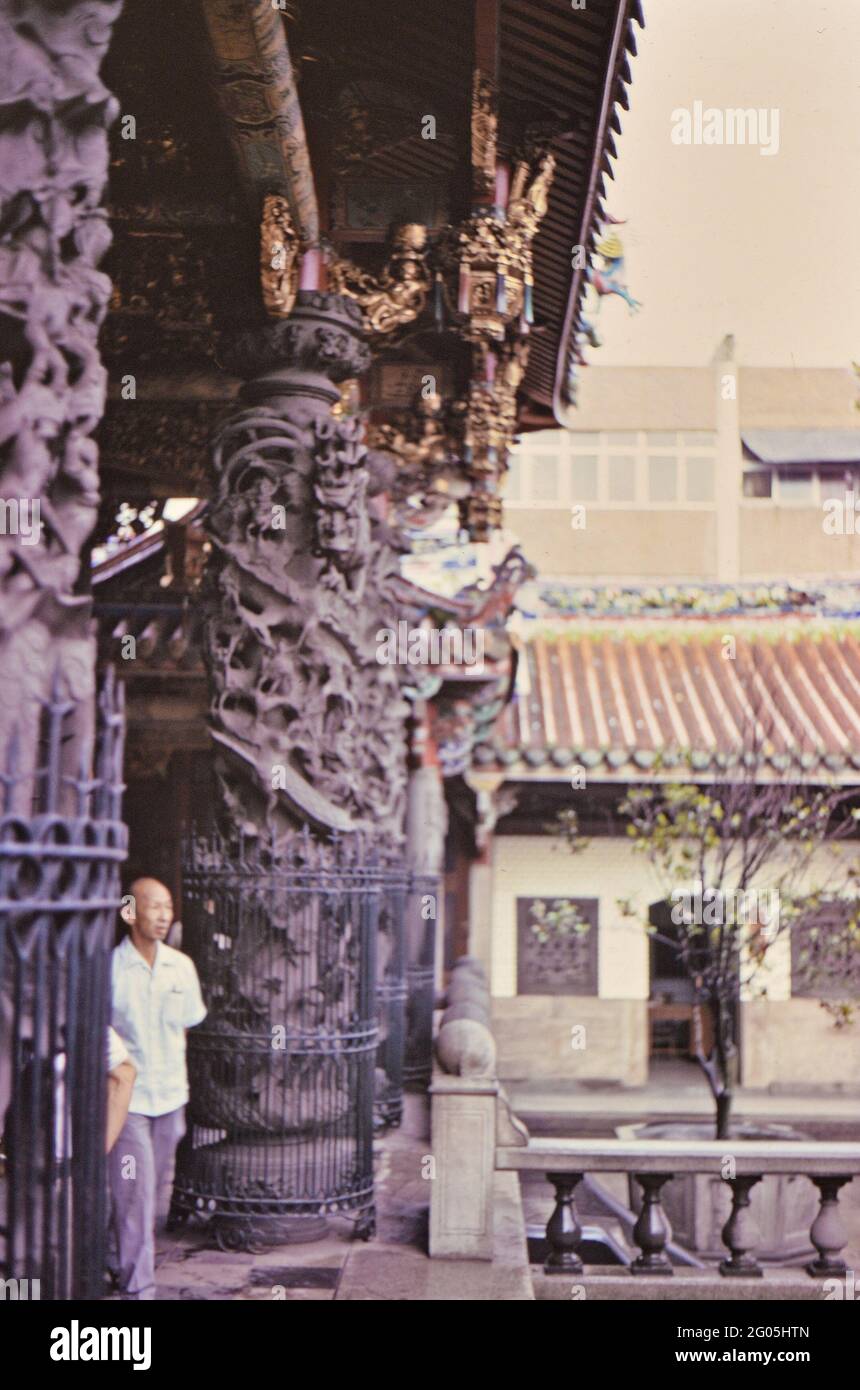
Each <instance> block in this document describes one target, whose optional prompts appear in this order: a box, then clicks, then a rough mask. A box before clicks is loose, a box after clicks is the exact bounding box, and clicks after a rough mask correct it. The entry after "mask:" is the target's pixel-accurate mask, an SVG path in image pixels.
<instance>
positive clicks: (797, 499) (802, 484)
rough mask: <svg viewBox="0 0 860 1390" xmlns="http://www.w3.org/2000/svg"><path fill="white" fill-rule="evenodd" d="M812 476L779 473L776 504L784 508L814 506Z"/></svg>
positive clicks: (809, 474)
mask: <svg viewBox="0 0 860 1390" xmlns="http://www.w3.org/2000/svg"><path fill="white" fill-rule="evenodd" d="M814 501H815V498H814V495H813V474H812V473H811V472H810V473H796V472H794V471H792V472H791V473H780V474H779V495H778V497H777V502H778V503H779V504H780V505H781V506H786V507H811V506H813V505H814Z"/></svg>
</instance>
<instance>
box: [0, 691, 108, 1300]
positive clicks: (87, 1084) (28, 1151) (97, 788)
mask: <svg viewBox="0 0 860 1390" xmlns="http://www.w3.org/2000/svg"><path fill="white" fill-rule="evenodd" d="M98 710H99V722H98V728H97V734H96V740H95V748H94V749H93V746H92V744H91V743H90V745H89V746H86V745H85V746H83V747H82V748H81V751H80V758H79V761H78V770H77V772H76V773H75V774H71V773H70V772H69V771H68V770H67V760H68V748H67V743H68V741H69V722H68V721H69V718H70V716H73V715H74V713H75V707H74V705H73V704H71V703H70V702H65V701H63V700H62V699H61V698H60V694H59V684H58V683H55V690H54V694H53V695H52V698H51V700H50V701H48V702H47V703H46V704H45V705H44V706H43V710H42V729H41V734H42V738H41V747H42V749H43V750H44V753H43V760H40V762H39V765H38V766H37V767H35V768H33V767H27V768H24V767H23V766H22V765H21V763H22V760H21V758H20V756H19V750H18V747H17V745H16V742H15V740H14V739H13V741H12V742H11V743H10V746H9V749H8V756H7V760H6V766H5V770H4V771H3V772H2V773H0V787H2V803H1V804H2V817H0V1130H2V1134H3V1154H4V1159H3V1170H2V1177H0V1269H2V1272H3V1277H4V1279H7V1280H16V1281H18V1282H19V1286H20V1283H21V1281H27V1282H26V1286H25V1290H26V1291H25V1296H29V1297H33V1296H34V1293H35V1295H36V1296H39V1297H41V1298H53V1299H68V1298H97V1297H99V1296H100V1295H101V1293H102V1291H103V1270H104V1234H105V1222H106V1210H105V1171H104V1147H105V1123H106V1115H105V1105H106V1094H105V1092H106V1076H107V1069H106V1061H107V1024H108V1018H109V985H110V952H111V949H112V946H113V937H114V929H115V922H116V912H117V909H118V908H119V905H120V892H119V866H120V864H121V862H122V860H123V859H124V858H125V856H126V829H125V826H123V824H122V823H121V821H120V807H121V801H122V791H123V785H122V745H123V709H122V686H119V687H117V686H115V685H114V682H113V678H112V675H111V674H110V673H109V675H108V678H107V680H106V683H105V685H104V687H103V689H102V692H101V695H100V698H99V702H98ZM93 754H94V756H93ZM25 812H26V813H25ZM19 1291H20V1288H19Z"/></svg>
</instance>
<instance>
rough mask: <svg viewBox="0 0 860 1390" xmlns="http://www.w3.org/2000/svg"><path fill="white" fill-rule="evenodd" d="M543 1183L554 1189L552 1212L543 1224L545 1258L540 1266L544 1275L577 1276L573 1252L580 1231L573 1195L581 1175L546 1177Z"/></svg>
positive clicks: (578, 1263)
mask: <svg viewBox="0 0 860 1390" xmlns="http://www.w3.org/2000/svg"><path fill="white" fill-rule="evenodd" d="M546 1176H547V1181H548V1182H551V1183H552V1185H553V1187H554V1188H555V1210H554V1211H553V1213H552V1216H551V1217H550V1218H549V1221H548V1222H547V1223H546V1239H547V1244H548V1246H549V1254H548V1256H547V1258H546V1261H545V1262H544V1267H543V1269H544V1274H581V1273H582V1260H581V1259H580V1258H579V1255H578V1254H577V1251H578V1250H579V1246H580V1242H581V1241H582V1227H581V1226H580V1224H579V1218H578V1217H577V1215H576V1204H575V1202H574V1199H573V1194H574V1191H575V1189H576V1186H577V1184H578V1183H581V1182H582V1173H547V1175H546Z"/></svg>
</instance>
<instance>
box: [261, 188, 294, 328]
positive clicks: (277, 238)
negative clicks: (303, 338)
mask: <svg viewBox="0 0 860 1390" xmlns="http://www.w3.org/2000/svg"><path fill="white" fill-rule="evenodd" d="M300 250H301V247H300V245H299V238H298V236H297V235H296V230H295V228H294V226H293V219H292V216H291V214H290V205H289V203H288V202H287V199H286V198H283V197H281V195H280V194H278V193H267V194H266V197H265V198H264V199H263V217H262V221H261V223H260V285H261V288H262V291H263V304H264V306H265V309H266V313H267V314H271V316H272V317H273V318H281V319H285V318H288V317H289V315H290V314H291V313H292V310H293V305H294V304H295V302H296V292H297V290H298V287H299V253H300Z"/></svg>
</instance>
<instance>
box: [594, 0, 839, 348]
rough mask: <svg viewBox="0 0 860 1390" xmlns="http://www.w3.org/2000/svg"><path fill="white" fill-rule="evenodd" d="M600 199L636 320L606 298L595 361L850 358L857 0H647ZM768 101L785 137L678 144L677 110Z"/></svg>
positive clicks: (755, 104)
mask: <svg viewBox="0 0 860 1390" xmlns="http://www.w3.org/2000/svg"><path fill="white" fill-rule="evenodd" d="M643 7H644V11H645V20H646V27H645V29H644V30H640V29H638V28H637V29H636V30H635V33H636V38H637V43H638V45H639V54H638V57H636V58H635V59H631V67H632V70H633V83H632V86H631V88H630V111H628V112H624V111H620V116H621V121H622V127H623V133H622V135H621V136H620V138H619V139H618V152H619V157H618V159H617V160H616V161H615V164H614V170H615V176H616V177H615V182H614V183H613V182H611V181H609V180H607V208H608V211H609V212H611V213H612V214H613V215H614V216H616V217H626V218H628V219H629V220H628V223H627V225H626V226H625V227H621V228H619V229H618V230H619V231H620V233H621V235H622V237H623V238H624V243H625V249H626V254H627V265H626V279H627V284H628V287H629V289H630V291H631V293H632V294H633V296H634V298H636V299H639V300H641V301H642V308H641V309H640V310H639V313H638V315H636V316H633V317H631V316H630V314H629V311H628V309H627V306H626V305H625V304H624V303H623V301H622V300H621V299H620V298H618V297H617V296H615V295H612V296H608V297H606V298H604V299H603V301H602V305H601V310H600V314H599V317H598V325H599V332H600V336H601V337H602V338H603V340H604V346H603V347H602V348H600V349H599V350H594V349H588V351H587V355H588V357H589V359H590V360H591V361H592V362H593V363H594V364H595V365H597V364H600V365H601V366H631V365H636V366H639V365H651V364H658V365H668V366H700V365H702V364H704V363H706V362H708V361H709V360H710V358H711V356H712V354H713V352H714V349H715V348H716V345H717V343H718V342H719V341H720V340H721V339H722V338H723V337H724V336H725V334H726V333H734V334H735V338H736V343H737V350H738V358H739V360H740V361H742V362H745V363H747V364H748V365H753V366H792V365H795V366H822V367H829V366H842V367H845V366H847V365H848V364H849V362H850V361H851V360H852V359H854V360H860V0H643ZM696 101H700V102H702V103H703V105H704V107H705V108H707V107H719V108H722V109H725V108H736V107H745V108H749V107H756V108H765V109H766V110H768V111H770V110H771V109H773V108H777V109H778V110H779V113H780V115H779V150H778V153H776V154H775V155H772V156H766V155H762V154H760V153H759V150H758V148H752V147H749V146H746V147H741V146H728V145H723V146H719V145H704V144H702V145H686V146H685V145H675V144H673V143H672V140H671V131H672V114H671V113H672V111H673V110H674V109H676V108H679V107H686V108H688V109H690V110H691V111H692V109H693V104H694V102H696Z"/></svg>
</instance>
